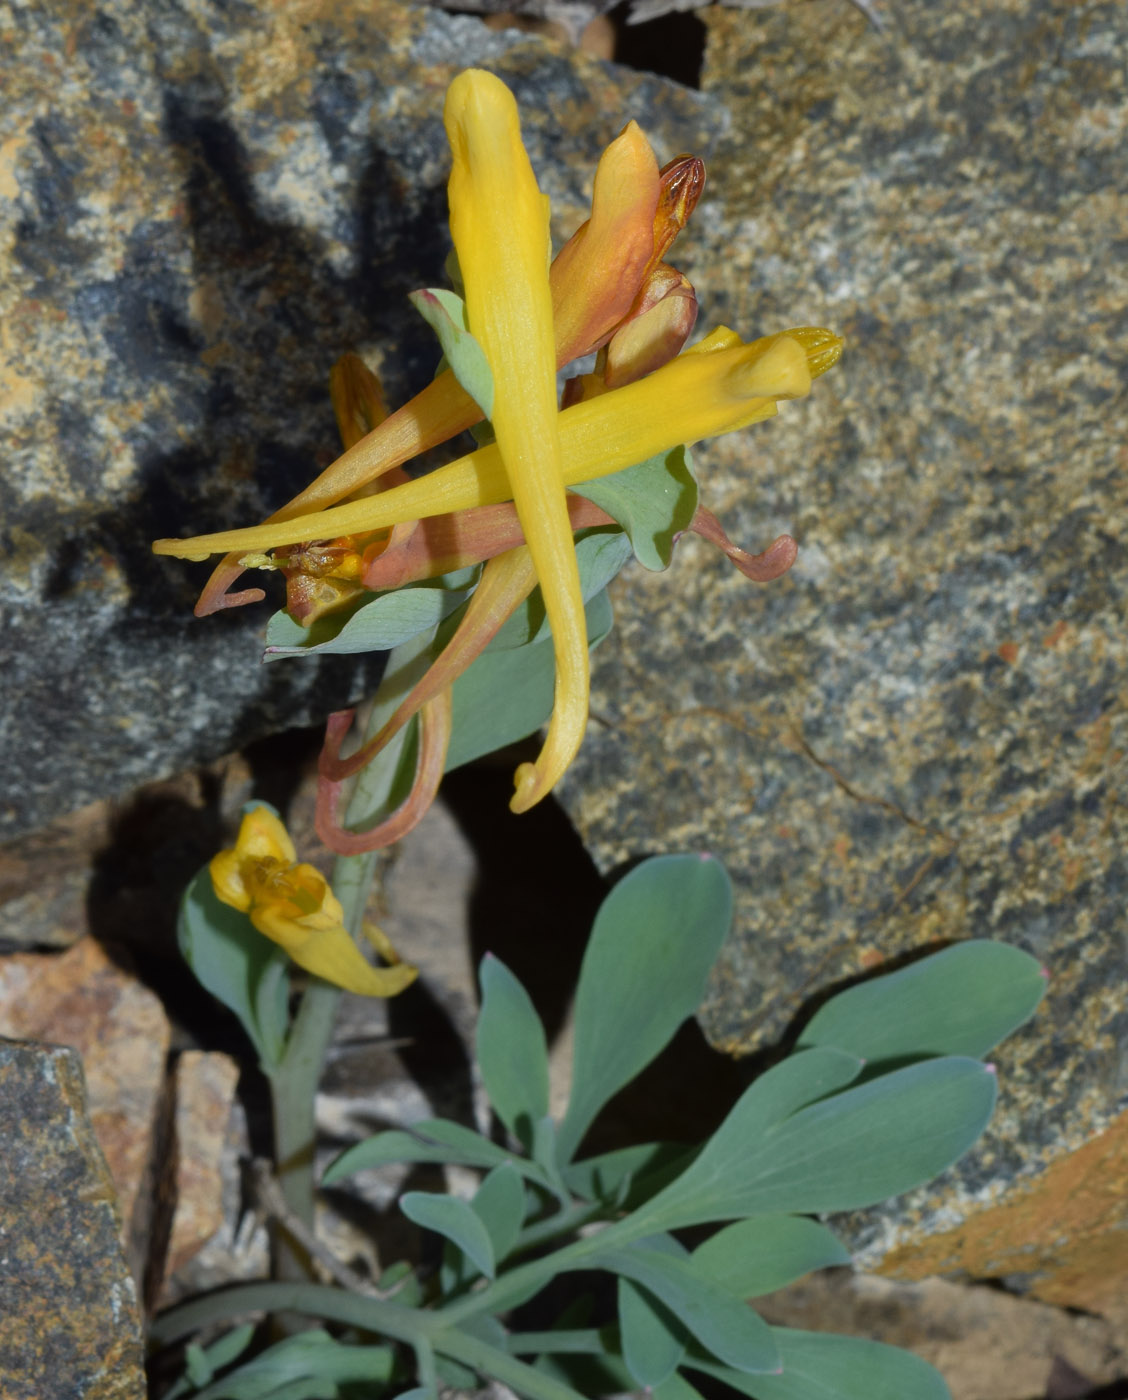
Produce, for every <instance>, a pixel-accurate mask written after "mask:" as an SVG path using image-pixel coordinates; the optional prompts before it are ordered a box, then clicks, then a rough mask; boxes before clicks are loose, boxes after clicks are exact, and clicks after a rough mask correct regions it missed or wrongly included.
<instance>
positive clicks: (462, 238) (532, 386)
mask: <svg viewBox="0 0 1128 1400" xmlns="http://www.w3.org/2000/svg"><path fill="white" fill-rule="evenodd" d="M443 119H444V121H445V123H446V130H447V137H448V139H449V140H450V148H451V153H452V155H453V159H454V164H453V168H452V170H451V174H450V184H449V186H448V191H447V193H448V198H449V201H450V231H451V237H452V238H453V240H454V248H455V252H456V253H457V254H458V265H459V268H460V269H461V272H462V281H463V285H464V288H465V292H466V318H467V323H468V325H469V328H470V332H471V334H472V335H473V336H474V338H475V339H476V340H477V341H478V343H479V345H481V347H482V349H483V350H484V351H485V355H486V359H487V361H488V362H489V366H490V371H491V373H492V375H493V386H494V409H493V416H492V423H493V429H494V434H495V437H496V439H497V443H496V449H497V454H498V457H499V459H500V462H501V467H502V470H503V472H504V474H505V479H506V483H507V492H506V494H507V495H509V496H511V497H512V499H513V503H514V505H515V506H516V508H517V518H518V520H520V522H521V528H522V530H523V531H524V534H525V540H526V542H527V544H528V547H529V552H530V554H531V555H532V559H533V567H534V568H535V570H536V576H537V581H538V582H539V584H540V588H541V595H542V597H543V599H544V607H545V612H546V614H547V616H548V621H549V625H550V627H551V628H552V644H553V650H554V652H555V655H556V702H555V705H554V706H553V711H552V719H551V721H550V722H549V727H548V735H547V737H546V738H545V742H544V747H543V749H542V750H541V753H540V756H539V758H538V759H537V761H536V763H535V764H528V763H523V764H522V765H521V766H520V768H518V770H517V775H516V785H517V792H516V795H515V797H514V799H513V802H512V806H513V810H514V811H516V812H523V811H525V810H526V809H527V808H529V807H531V806H532V805H533V804H534V803H535V802H538V801H539V800H540V799H541V798H542V797H543V796H544V795H545V793H547V792H548V791H550V789H551V788H552V787H553V785H554V784H555V782H556V780H557V778H559V777H560V775H561V774H562V773H563V772H564V770H565V768H567V767H568V765H569V763H571V761H572V759H573V758H575V756H576V754H577V752H578V751H579V747H580V743H581V741H582V740H583V737H584V729H585V728H586V727H587V705H588V643H587V628H586V624H585V621H584V600H583V595H582V593H581V591H580V572H579V568H578V567H577V565H576V550H575V546H574V545H573V543H572V525H571V522H570V521H569V519H568V505H567V502H566V501H565V499H564V477H563V472H562V469H561V456H560V431H559V427H558V423H557V406H556V345H555V341H554V339H553V332H552V291H551V289H550V287H549V284H548V265H549V261H550V256H551V245H550V243H549V236H548V202H547V201H546V199H545V198H544V196H543V195H542V194H541V192H540V189H539V188H538V186H537V181H536V176H535V175H534V174H533V167H532V166H531V165H530V164H529V157H528V155H527V153H526V151H525V147H524V146H523V145H522V144H521V123H520V119H519V117H518V115H517V103H516V101H515V100H514V98H513V94H512V93H511V92H510V91H509V89H508V88H507V87H506V86H505V84H504V83H503V82H501V81H500V79H498V78H495V77H494V76H493V74H491V73H485V72H482V71H481V70H480V69H474V68H471V69H469V70H467V71H466V72H465V73H460V74H459V76H458V77H457V78H455V80H454V82H453V83H451V85H450V88H449V89H448V90H447V97H446V107H445V108H444V112H443ZM655 173H657V172H655Z"/></svg>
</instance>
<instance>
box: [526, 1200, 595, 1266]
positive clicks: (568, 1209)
mask: <svg viewBox="0 0 1128 1400" xmlns="http://www.w3.org/2000/svg"><path fill="white" fill-rule="evenodd" d="M606 1210H607V1207H606V1206H605V1205H602V1204H596V1203H593V1202H591V1201H569V1202H568V1203H567V1205H566V1206H565V1207H564V1209H563V1210H558V1211H557V1212H556V1214H555V1215H550V1216H549V1217H548V1219H547V1220H538V1221H537V1223H536V1224H535V1225H530V1226H528V1227H527V1228H526V1229H524V1230H522V1231H521V1233H520V1235H518V1237H517V1243H516V1244H515V1245H514V1246H513V1249H512V1253H513V1254H524V1253H525V1252H526V1251H527V1250H530V1249H537V1248H538V1247H539V1246H540V1245H542V1244H547V1243H548V1242H549V1241H550V1240H554V1239H557V1238H558V1237H559V1236H560V1235H568V1234H571V1233H572V1231H573V1230H578V1229H579V1228H580V1226H581V1225H588V1224H590V1223H591V1221H593V1220H598V1219H599V1218H600V1216H601V1215H603V1214H604V1213H605V1212H606Z"/></svg>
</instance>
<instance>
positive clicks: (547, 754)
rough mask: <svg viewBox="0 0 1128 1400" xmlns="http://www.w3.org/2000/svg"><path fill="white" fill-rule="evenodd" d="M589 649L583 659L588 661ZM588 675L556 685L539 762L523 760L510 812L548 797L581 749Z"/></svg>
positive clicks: (585, 722)
mask: <svg viewBox="0 0 1128 1400" xmlns="http://www.w3.org/2000/svg"><path fill="white" fill-rule="evenodd" d="M587 659H588V658H587V649H586V647H585V648H584V652H583V660H584V662H585V663H586V662H587ZM587 716H588V676H587V670H586V665H585V670H584V674H583V677H582V679H581V678H579V677H577V678H575V679H574V680H573V681H572V682H571V683H570V684H567V685H565V686H559V685H558V686H557V690H556V708H555V709H554V710H553V712H552V722H551V724H550V725H549V729H548V735H547V737H546V738H545V741H544V748H542V749H541V751H540V754H539V756H538V757H537V761H536V763H522V764H521V765H520V766H519V767H518V769H517V771H516V773H514V775H513V784H514V788H515V789H516V790H515V791H514V793H513V796H512V797H511V798H510V800H509V810H510V811H511V812H516V813H520V812H527V811H528V810H529V808H530V807H535V806H536V804H537V803H538V802H539V801H540V800H541V798H543V797H547V796H548V794H549V793H550V792H551V791H552V789H553V788H554V787H555V786H556V784H557V783H558V782H559V781H560V779H561V778H562V777H563V776H564V773H565V772H566V771H567V769H568V767H569V765H570V764H571V762H572V760H573V759H574V758H575V757H576V754H577V753H579V751H580V745H581V744H582V743H583V740H584V730H585V729H586V728H587Z"/></svg>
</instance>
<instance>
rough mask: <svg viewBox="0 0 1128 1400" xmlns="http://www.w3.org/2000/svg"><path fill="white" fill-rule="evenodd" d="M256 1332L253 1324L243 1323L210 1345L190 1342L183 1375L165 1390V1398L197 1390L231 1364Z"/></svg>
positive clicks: (173, 1398)
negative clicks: (198, 1344) (204, 1345)
mask: <svg viewBox="0 0 1128 1400" xmlns="http://www.w3.org/2000/svg"><path fill="white" fill-rule="evenodd" d="M254 1335H255V1324H254V1323H253V1322H247V1323H244V1325H243V1326H242V1327H236V1328H234V1329H233V1330H232V1331H230V1332H225V1333H224V1334H223V1336H222V1337H220V1338H219V1339H218V1341H215V1342H212V1344H211V1346H208V1347H201V1346H197V1345H196V1344H195V1343H194V1342H190V1343H189V1344H188V1346H187V1347H185V1349H184V1371H185V1374H184V1375H183V1376H182V1377H181V1378H180V1380H178V1381H177V1382H176V1384H175V1385H174V1386H173V1387H172V1388H171V1390H169V1391H167V1392H166V1400H180V1396H182V1395H187V1394H188V1392H189V1391H192V1390H199V1389H201V1387H203V1386H205V1385H207V1384H208V1383H209V1382H210V1381H212V1380H214V1379H215V1373H216V1372H217V1371H222V1370H223V1368H224V1367H225V1366H230V1365H231V1363H232V1362H233V1361H236V1360H237V1359H238V1358H239V1357H240V1356H242V1354H243V1352H245V1351H246V1349H247V1348H248V1347H249V1346H250V1344H251V1341H252V1339H253V1338H254Z"/></svg>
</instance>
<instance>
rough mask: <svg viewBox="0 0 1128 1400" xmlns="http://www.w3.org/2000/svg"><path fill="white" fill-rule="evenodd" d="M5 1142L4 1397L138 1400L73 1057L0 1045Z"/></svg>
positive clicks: (112, 1202)
mask: <svg viewBox="0 0 1128 1400" xmlns="http://www.w3.org/2000/svg"><path fill="white" fill-rule="evenodd" d="M0 1140H2V1141H3V1143H4V1163H5V1167H4V1174H3V1178H2V1180H0V1238H2V1239H3V1251H2V1254H3V1257H2V1261H0V1296H2V1297H3V1298H4V1299H5V1300H6V1304H5V1306H4V1307H3V1308H2V1309H0V1394H3V1395H4V1397H5V1400H143V1397H144V1396H145V1394H146V1387H145V1373H144V1368H143V1364H142V1349H141V1323H140V1318H139V1316H138V1312H137V1298H136V1294H135V1291H134V1287H133V1279H132V1278H131V1276H130V1273H129V1270H128V1269H127V1268H126V1264H125V1258H124V1256H123V1254H122V1250H121V1245H120V1243H119V1241H118V1231H119V1221H118V1211H117V1200H116V1197H115V1195H114V1188H113V1183H112V1181H111V1180H110V1174H109V1171H108V1170H107V1168H106V1163H105V1159H104V1158H103V1156H102V1154H101V1152H100V1151H99V1148H98V1144H97V1142H96V1141H95V1139H94V1133H93V1129H92V1128H91V1126H90V1120H89V1119H88V1118H87V1116H86V1092H85V1088H84V1085H83V1079H82V1061H81V1060H80V1059H79V1057H78V1055H77V1054H76V1053H75V1052H74V1051H73V1050H68V1049H64V1048H61V1047H58V1046H49V1045H31V1044H25V1043H21V1042H19V1041H12V1040H0ZM13 1300H15V1302H16V1305H15V1306H13Z"/></svg>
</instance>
